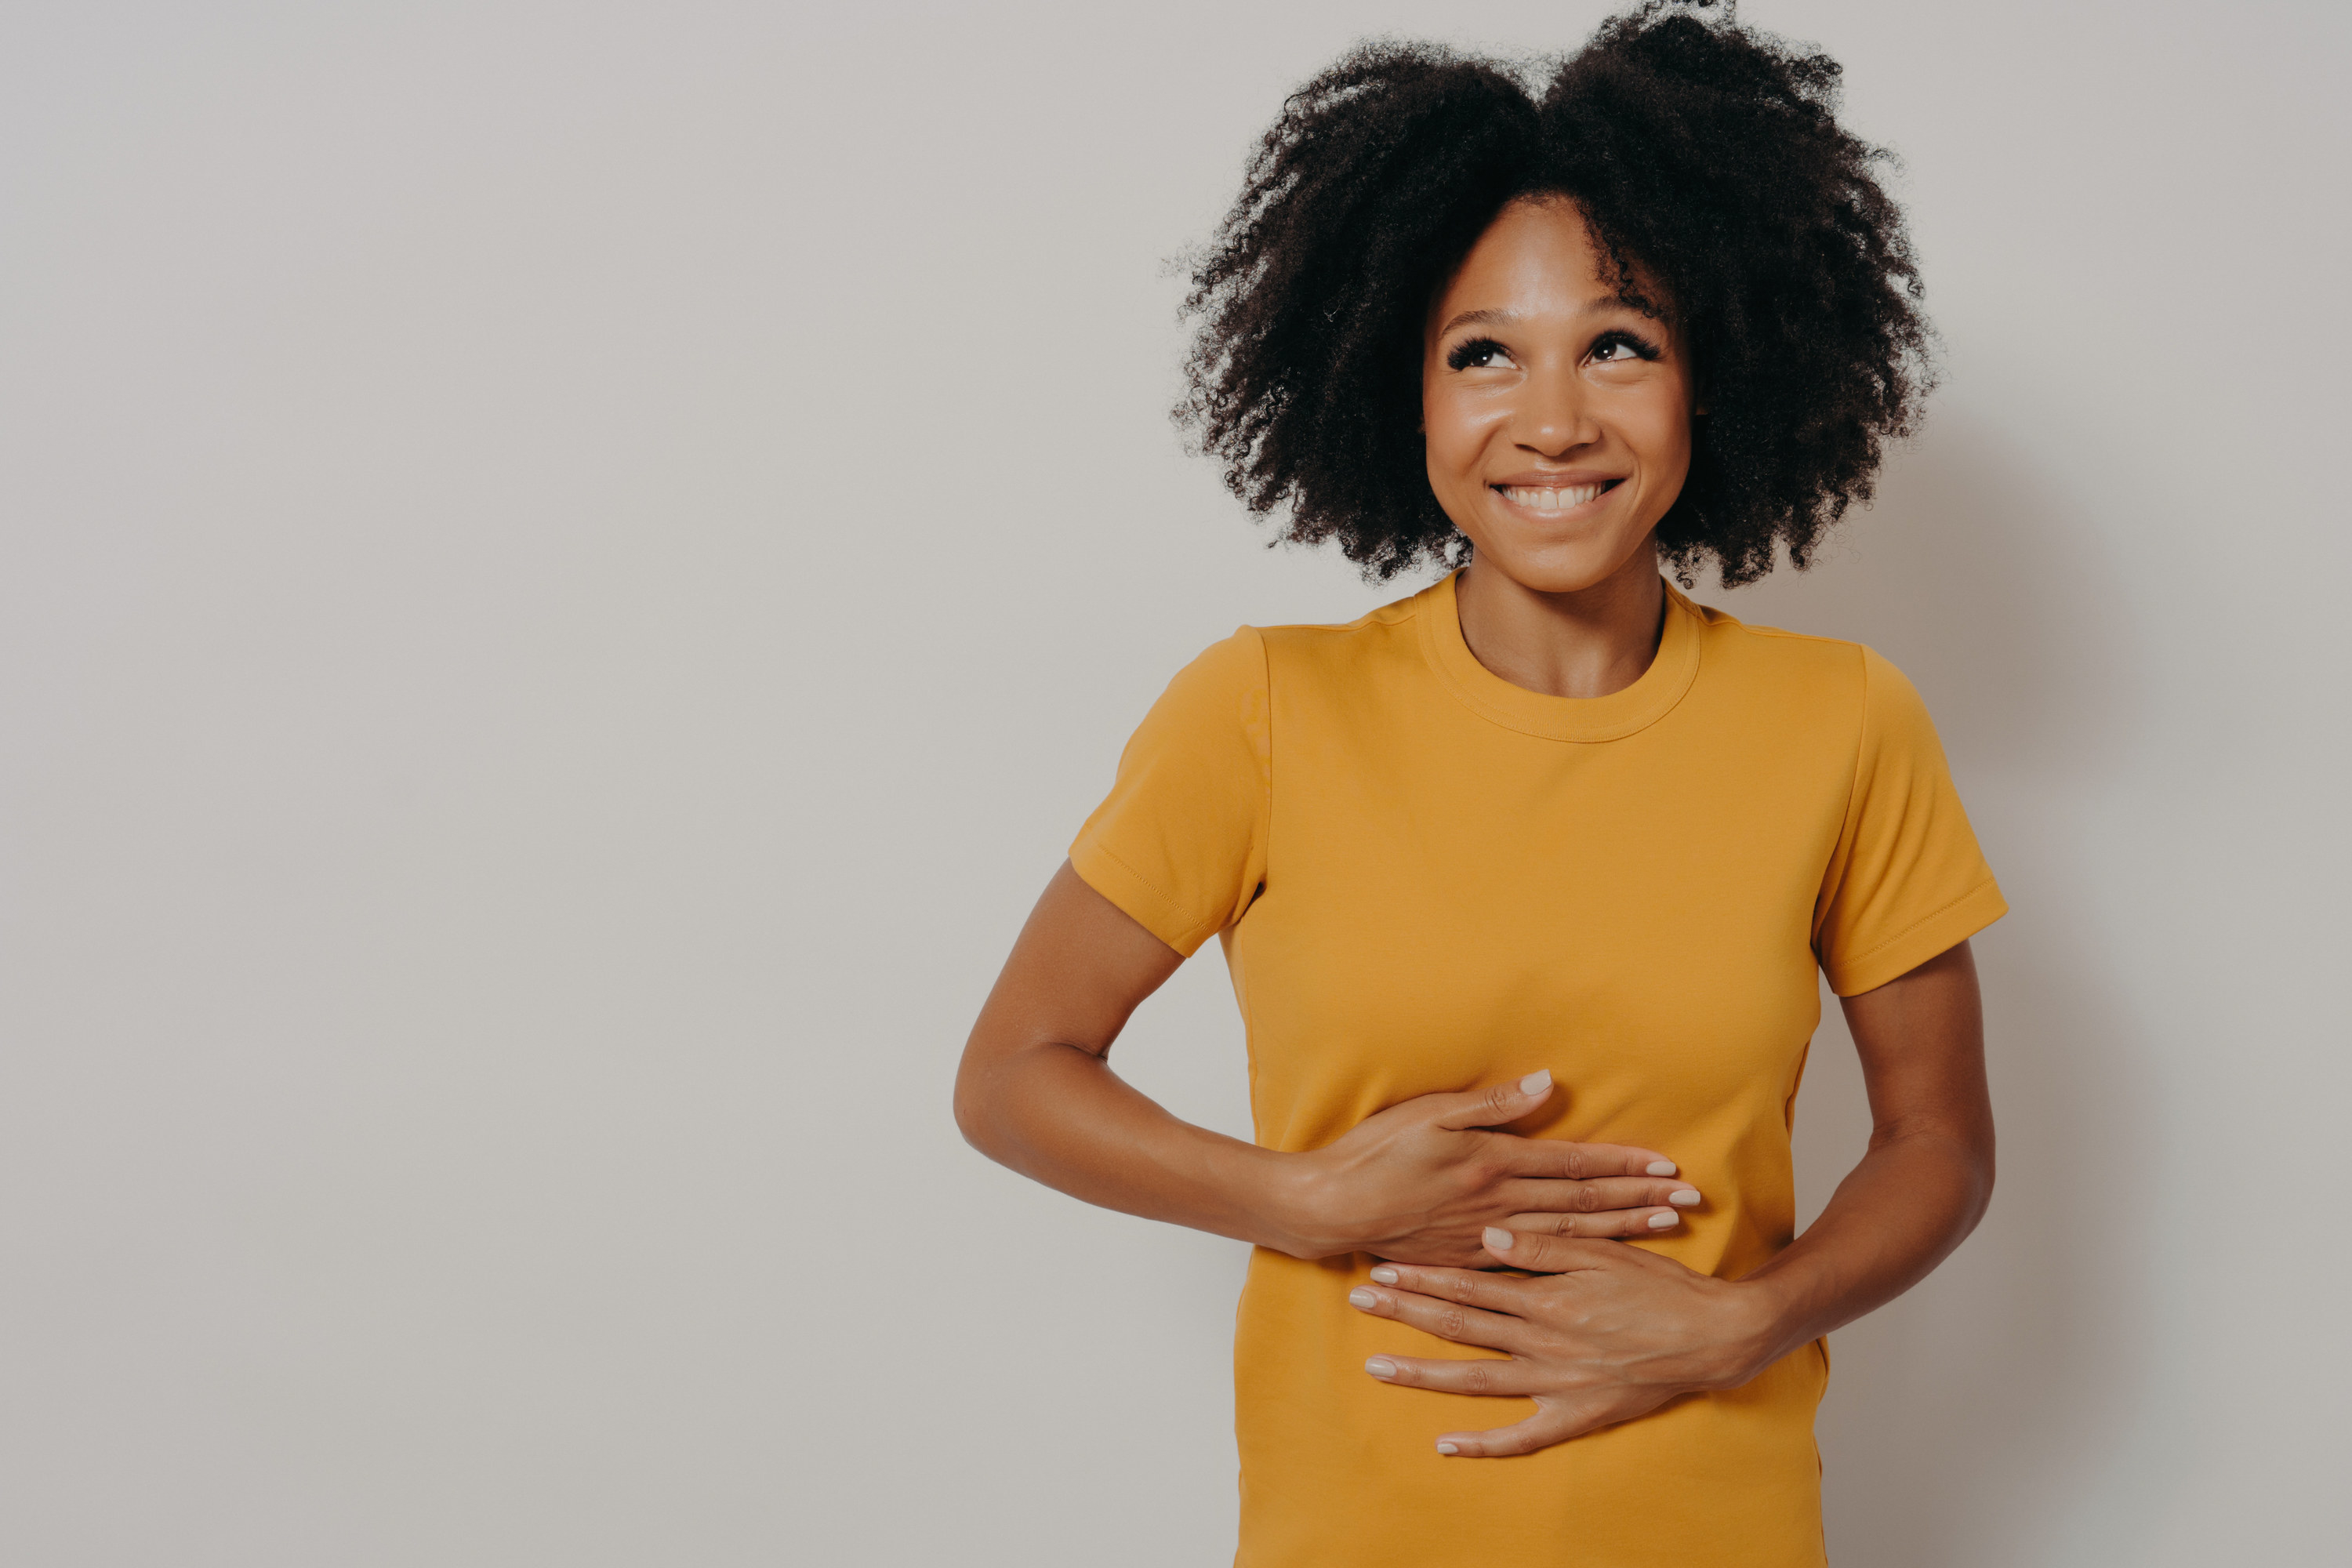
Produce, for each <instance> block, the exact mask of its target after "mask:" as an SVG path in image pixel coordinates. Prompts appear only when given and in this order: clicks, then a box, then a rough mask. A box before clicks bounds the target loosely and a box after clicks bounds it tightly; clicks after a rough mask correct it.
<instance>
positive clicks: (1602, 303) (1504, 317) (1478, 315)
mask: <svg viewBox="0 0 2352 1568" xmlns="http://www.w3.org/2000/svg"><path fill="white" fill-rule="evenodd" d="M1612 306H1614V307H1616V308H1617V309H1619V310H1631V311H1633V313H1634V314H1635V315H1637V316H1640V317H1643V318H1644V319H1645V320H1648V321H1662V320H1663V319H1664V318H1662V317H1660V316H1659V315H1658V314H1657V312H1656V311H1654V310H1643V309H1642V308H1641V307H1640V306H1638V305H1628V304H1627V303H1625V301H1624V300H1620V299H1619V298H1617V296H1616V295H1614V294H1610V295H1606V296H1603V297H1602V298H1601V299H1598V300H1586V301H1585V302H1584V303H1583V304H1582V305H1580V306H1579V307H1578V309H1577V312H1576V313H1577V314H1578V315H1580V316H1590V315H1593V314H1596V313H1598V312H1599V311H1601V310H1608V309H1610V308H1611V307H1612ZM1518 320H1519V317H1518V315H1517V312H1515V311H1511V310H1465V311H1463V312H1462V313H1461V314H1460V315H1458V316H1456V317H1454V319H1453V320H1452V321H1448V322H1446V323H1445V325H1444V326H1442V327H1440V328H1438V329H1437V335H1438V336H1439V337H1441V338H1442V337H1444V335H1445V334H1446V333H1448V332H1450V331H1453V330H1454V328H1456V327H1507V326H1510V325H1512V324H1513V323H1515V322H1517V321H1518Z"/></svg>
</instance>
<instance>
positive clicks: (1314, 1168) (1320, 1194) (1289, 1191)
mask: <svg viewBox="0 0 2352 1568" xmlns="http://www.w3.org/2000/svg"><path fill="white" fill-rule="evenodd" d="M1267 1153H1268V1155H1269V1157H1270V1170H1269V1179H1268V1181H1267V1184H1266V1189H1265V1190H1266V1193H1267V1196H1268V1199H1269V1202H1268V1204H1267V1205H1266V1217H1267V1218H1268V1219H1270V1220H1272V1221H1273V1222H1274V1227H1275V1232H1276V1235H1275V1237H1274V1238H1273V1239H1270V1240H1269V1241H1268V1242H1267V1244H1266V1245H1268V1246H1270V1247H1273V1248H1274V1249H1275V1250H1276V1251H1277V1252H1285V1253H1287V1254H1289V1255H1290V1256H1291V1257H1293V1258H1300V1259H1303V1260H1305V1261H1307V1262H1309V1263H1312V1262H1314V1261H1315V1260H1316V1259H1318V1258H1333V1257H1337V1256H1339V1255H1340V1254H1342V1253H1348V1252H1353V1251H1355V1250H1356V1248H1355V1247H1354V1246H1353V1245H1352V1238H1351V1237H1349V1236H1348V1235H1346V1234H1345V1232H1346V1226H1344V1224H1342V1223H1341V1220H1340V1217H1339V1215H1338V1213H1337V1209H1338V1204H1337V1202H1336V1201H1335V1194H1333V1192H1332V1190H1331V1178H1330V1173H1329V1171H1328V1170H1327V1169H1326V1168H1325V1164H1324V1162H1323V1161H1321V1160H1319V1159H1318V1158H1317V1157H1316V1156H1315V1154H1314V1153H1312V1152H1309V1153H1303V1154H1291V1153H1281V1152H1275V1151H1272V1150H1269V1151H1267Z"/></svg>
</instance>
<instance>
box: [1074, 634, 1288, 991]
mask: <svg viewBox="0 0 2352 1568" xmlns="http://www.w3.org/2000/svg"><path fill="white" fill-rule="evenodd" d="M1270 740H1271V737H1270V735H1269V733H1268V719H1267V696H1266V674H1265V643H1264V641H1263V639H1261V638H1260V637H1259V636H1258V634H1257V633H1256V632H1255V630H1254V629H1252V628H1251V627H1248V626H1244V627H1242V628H1241V629H1240V630H1239V631H1236V632H1235V633H1234V635H1233V636H1232V637H1227V638H1226V639H1225V640H1224V641H1223V642H1221V643H1218V644H1216V645H1214V646H1213V647H1210V648H1209V649H1208V651H1207V652H1205V653H1203V654H1202V655H1201V657H1200V658H1196V659H1194V660H1193V661H1192V663H1191V664H1189V665H1187V666H1185V667H1184V668H1182V669H1181V670H1180V671H1178V672H1177V675H1176V679H1173V680H1171V681H1170V682H1169V683H1168V689H1167V690H1165V691H1163V692H1161V693H1160V700H1159V701H1157V702H1155V703H1153V704H1152V705H1151V711H1150V712H1149V713H1147V714H1145V715H1144V719H1143V722H1142V724H1141V725H1140V726H1139V727H1138V728H1137V730H1136V731H1135V734H1134V736H1133V738H1132V739H1130V740H1129V742H1128V743H1127V750H1126V751H1125V752H1121V753H1120V755H1119V759H1118V779H1117V781H1116V782H1115V783H1114V784H1112V785H1111V791H1110V795H1108V797H1107V798H1106V799H1105V800H1104V801H1103V803H1102V805H1099V806H1097V807H1096V808H1095V812H1094V815H1093V816H1089V817H1087V821H1086V826H1083V827H1081V828H1080V829H1079V830H1078V837H1077V839H1076V842H1075V843H1073V844H1072V845H1071V846H1070V864H1071V866H1072V867H1073V868H1075V869H1076V871H1077V873H1078V876H1079V877H1080V878H1081V879H1084V880H1085V882H1086V884H1087V886H1088V887H1090V888H1092V889H1095V891H1097V892H1098V893H1100V894H1101V895H1102V896H1103V897H1105V898H1107V899H1108V900H1110V901H1111V902H1112V903H1114V904H1117V905H1118V907H1119V908H1120V909H1122V910H1126V911H1127V913H1129V915H1131V916H1133V917H1134V918H1135V919H1136V920H1137V921H1139V922H1140V923H1141V924H1142V925H1143V926H1144V928H1145V929H1146V930H1148V931H1150V932H1151V934H1152V935H1154V936H1156V937H1158V938H1159V939H1160V941H1162V942H1166V943H1167V944H1168V945H1169V946H1171V947H1172V948H1174V949H1175V950H1176V951H1177V952H1181V953H1183V954H1184V955H1185V956H1186V957H1188V958H1189V957H1190V956H1192V952H1193V951H1194V950H1195V949H1197V948H1199V947H1200V945H1201V944H1202V942H1206V941H1208V939H1209V938H1210V937H1212V936H1213V935H1214V934H1216V933H1217V932H1218V931H1222V930H1223V929H1224V928H1225V927H1226V926H1228V925H1231V924H1232V923H1233V922H1234V921H1237V920H1239V919H1240V918H1241V916H1242V912H1243V911H1244V910H1246V909H1247V908H1248V907H1249V903H1250V900H1252V899H1253V898H1255V896H1256V894H1257V889H1258V885H1259V883H1260V882H1261V881H1262V880H1263V879H1264V878H1265V840H1266V820H1267V817H1268V816H1269V811H1270V797H1269V794H1268V791H1269V787H1270V781H1271V779H1272V763H1271V754H1270V749H1269V742H1270Z"/></svg>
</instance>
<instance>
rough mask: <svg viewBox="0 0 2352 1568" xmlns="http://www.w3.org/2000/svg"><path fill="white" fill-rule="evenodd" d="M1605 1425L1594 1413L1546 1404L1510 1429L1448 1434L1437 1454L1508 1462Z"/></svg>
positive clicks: (1500, 1427)
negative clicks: (1508, 1459) (1512, 1458)
mask: <svg viewBox="0 0 2352 1568" xmlns="http://www.w3.org/2000/svg"><path fill="white" fill-rule="evenodd" d="M1604 1425H1606V1423H1605V1422H1603V1421H1602V1420H1601V1418H1600V1417H1599V1416H1598V1415H1596V1414H1594V1413H1592V1412H1590V1411H1586V1410H1581V1409H1579V1408H1577V1407H1574V1406H1570V1405H1545V1406H1544V1407H1543V1408H1542V1409H1540V1410H1538V1411H1537V1412H1536V1413H1535V1414H1534V1415H1530V1416H1528V1418H1527V1419H1526V1420H1524V1421H1517V1422H1514V1423H1512V1424H1511V1425H1510V1426H1496V1427H1492V1428H1490V1429H1489V1430H1487V1431H1485V1432H1448V1433H1446V1434H1445V1435H1444V1436H1442V1437H1440V1438H1439V1439H1438V1440H1437V1451H1438V1452H1439V1453H1441V1454H1451V1455H1457V1456H1459V1457H1460V1458H1465V1459H1507V1458H1510V1457H1511V1456H1512V1455H1514V1454H1532V1453H1534V1452H1535V1451H1536V1450H1537V1449H1538V1448H1549V1447H1551V1446H1552V1445H1553V1444H1555V1443H1565V1442H1567V1441H1568V1440H1569V1439H1570V1437H1577V1436H1582V1435H1583V1434H1585V1433H1587V1432H1590V1431H1591V1430H1592V1429H1593V1428H1594V1427H1595V1426H1604Z"/></svg>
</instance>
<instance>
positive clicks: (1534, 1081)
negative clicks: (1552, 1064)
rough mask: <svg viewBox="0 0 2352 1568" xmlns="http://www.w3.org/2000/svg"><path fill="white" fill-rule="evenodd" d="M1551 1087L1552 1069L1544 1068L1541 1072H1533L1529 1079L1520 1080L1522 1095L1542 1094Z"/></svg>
mask: <svg viewBox="0 0 2352 1568" xmlns="http://www.w3.org/2000/svg"><path fill="white" fill-rule="evenodd" d="M1550 1087H1551V1068H1544V1069H1543V1070H1542V1071H1541V1072H1531V1073H1529V1074H1528V1076H1527V1077H1525V1078H1523V1079H1519V1092H1520V1093H1521V1094H1541V1093H1543V1091H1544V1090H1546V1089H1549V1088H1550Z"/></svg>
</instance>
